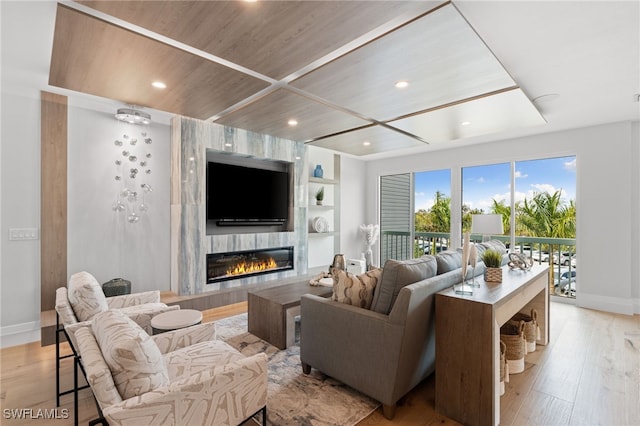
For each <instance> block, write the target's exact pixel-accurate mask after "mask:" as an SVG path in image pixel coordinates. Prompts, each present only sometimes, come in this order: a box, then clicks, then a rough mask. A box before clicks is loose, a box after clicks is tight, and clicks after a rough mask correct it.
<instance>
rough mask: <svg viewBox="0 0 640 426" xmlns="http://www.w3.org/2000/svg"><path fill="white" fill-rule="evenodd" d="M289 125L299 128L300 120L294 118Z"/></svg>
mask: <svg viewBox="0 0 640 426" xmlns="http://www.w3.org/2000/svg"><path fill="white" fill-rule="evenodd" d="M287 124H288V125H289V126H292V127H293V126H297V125H298V120H296V119H295V118H292V119H291V120H289V121H287Z"/></svg>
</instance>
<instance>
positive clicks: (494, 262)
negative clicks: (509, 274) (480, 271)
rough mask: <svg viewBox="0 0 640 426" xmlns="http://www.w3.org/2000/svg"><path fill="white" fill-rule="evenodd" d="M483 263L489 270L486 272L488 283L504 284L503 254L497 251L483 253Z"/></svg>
mask: <svg viewBox="0 0 640 426" xmlns="http://www.w3.org/2000/svg"><path fill="white" fill-rule="evenodd" d="M482 261H483V262H484V266H486V267H487V269H486V270H485V271H484V280H485V281H486V282H495V283H501V282H502V268H501V265H502V254H500V252H498V251H496V250H492V249H487V250H485V251H484V253H482Z"/></svg>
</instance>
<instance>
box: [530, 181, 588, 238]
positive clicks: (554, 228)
mask: <svg viewBox="0 0 640 426" xmlns="http://www.w3.org/2000/svg"><path fill="white" fill-rule="evenodd" d="M560 194H561V192H560V191H556V192H554V193H553V194H549V193H548V192H540V193H536V194H535V195H534V196H533V198H532V199H531V201H528V200H527V199H525V200H524V203H523V205H522V207H521V208H520V211H519V212H518V223H519V225H520V228H521V230H522V232H523V233H524V234H526V235H529V236H535V237H551V238H575V236H576V232H575V230H576V223H575V222H576V215H575V214H576V209H575V203H574V201H573V200H571V201H570V202H569V205H567V206H565V205H563V203H562V199H561V197H560Z"/></svg>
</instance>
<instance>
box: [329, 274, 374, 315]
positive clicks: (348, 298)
mask: <svg viewBox="0 0 640 426" xmlns="http://www.w3.org/2000/svg"><path fill="white" fill-rule="evenodd" d="M381 276H382V269H380V268H376V269H373V270H371V271H367V272H365V273H364V274H360V275H354V274H350V273H349V272H346V271H342V270H340V271H338V273H337V274H335V275H334V276H333V295H332V296H331V299H332V300H335V301H336V302H341V303H346V304H348V305H353V306H358V307H360V308H364V309H369V308H370V307H371V302H372V301H373V293H374V290H375V288H376V286H377V285H378V282H379V281H380V277H381Z"/></svg>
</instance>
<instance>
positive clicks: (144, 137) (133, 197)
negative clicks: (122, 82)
mask: <svg viewBox="0 0 640 426" xmlns="http://www.w3.org/2000/svg"><path fill="white" fill-rule="evenodd" d="M115 117H116V119H118V120H120V121H123V122H125V123H129V124H136V125H147V124H150V123H151V116H150V115H149V114H147V113H145V112H142V111H138V110H134V109H130V108H120V109H118V112H117V113H116V115H115ZM136 133H138V130H137V129H135V128H131V127H128V126H127V129H126V132H125V133H124V134H123V135H122V137H121V138H118V139H116V140H115V141H114V145H115V146H116V149H117V150H118V154H117V157H116V160H115V165H116V169H117V174H116V176H115V180H116V182H118V183H119V184H122V186H119V188H118V192H117V195H116V200H115V201H114V203H113V205H112V207H111V208H112V210H113V211H114V212H123V213H125V214H126V215H127V221H128V222H129V223H137V222H138V221H139V220H140V214H141V213H146V212H147V211H148V210H149V206H148V205H147V204H146V203H145V196H146V194H149V193H150V192H152V191H153V188H152V187H151V185H150V184H149V183H148V182H146V181H145V180H146V178H148V177H149V175H151V167H150V162H151V157H152V155H151V151H150V150H149V148H150V147H149V145H151V143H152V142H153V140H152V138H151V137H150V136H149V134H148V131H147V128H146V127H143V128H142V129H141V130H140V133H139V135H140V143H139V142H138V137H136V136H135V134H136Z"/></svg>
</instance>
